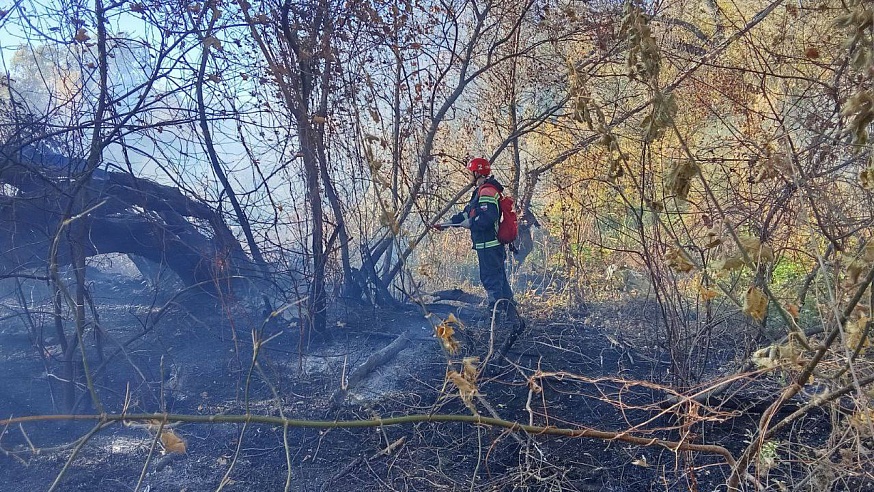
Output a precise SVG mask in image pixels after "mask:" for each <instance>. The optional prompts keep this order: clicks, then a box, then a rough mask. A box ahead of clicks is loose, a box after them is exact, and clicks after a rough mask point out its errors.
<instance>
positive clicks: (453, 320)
mask: <svg viewBox="0 0 874 492" xmlns="http://www.w3.org/2000/svg"><path fill="white" fill-rule="evenodd" d="M444 323H447V324H454V325H456V326H458V327H459V328H464V323H462V322H461V320H460V319H458V318H456V317H455V315H454V314H452V313H449V316H447V317H446V321H444Z"/></svg>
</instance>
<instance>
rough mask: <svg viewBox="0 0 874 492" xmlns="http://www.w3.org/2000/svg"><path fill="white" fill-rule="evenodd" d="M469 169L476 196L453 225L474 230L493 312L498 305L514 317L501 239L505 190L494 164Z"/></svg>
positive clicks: (473, 163) (475, 162) (477, 161)
mask: <svg viewBox="0 0 874 492" xmlns="http://www.w3.org/2000/svg"><path fill="white" fill-rule="evenodd" d="M467 169H468V170H469V171H470V172H471V173H472V179H473V184H474V189H473V194H472V195H471V197H470V202H468V204H467V205H466V206H465V207H464V210H462V211H461V212H459V213H457V214H455V215H453V216H452V219H451V223H453V224H458V225H460V226H461V227H464V228H466V229H470V238H471V241H472V242H473V249H474V250H476V255H477V260H478V263H479V278H480V281H481V282H482V284H483V287H485V289H486V292H487V293H488V296H489V312H491V311H492V309H493V308H494V306H495V304H496V303H497V305H498V309H499V311H501V312H506V313H507V314H508V315H511V316H512V315H515V314H516V308H515V301H514V300H513V291H512V290H511V289H510V283H509V282H508V281H507V271H506V269H505V267H504V263H505V261H506V259H507V248H506V246H505V245H504V244H501V242H500V241H498V236H497V232H498V224H499V222H500V218H501V211H500V208H499V207H498V196H499V194H500V193H501V192H503V191H504V187H503V186H502V185H501V183H499V182H498V180H496V179H495V178H494V176H492V175H491V173H492V169H491V164H490V163H489V161H488V160H487V159H484V158H482V157H477V158H474V159H471V160H470V162H469V163H468V164H467ZM433 227H434V228H435V229H437V230H438V231H442V230H443V229H444V226H442V225H440V224H434V226H433ZM504 300H505V301H504ZM498 301H501V302H498Z"/></svg>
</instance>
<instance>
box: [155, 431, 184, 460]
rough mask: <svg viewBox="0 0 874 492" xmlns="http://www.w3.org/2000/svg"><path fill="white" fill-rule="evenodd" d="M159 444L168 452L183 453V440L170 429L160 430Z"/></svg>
mask: <svg viewBox="0 0 874 492" xmlns="http://www.w3.org/2000/svg"><path fill="white" fill-rule="evenodd" d="M161 444H163V445H164V450H165V451H166V452H168V453H179V454H185V450H186V445H185V441H184V440H183V439H182V438H181V437H179V436H177V435H176V433H175V432H173V431H172V430H170V429H164V430H163V431H161Z"/></svg>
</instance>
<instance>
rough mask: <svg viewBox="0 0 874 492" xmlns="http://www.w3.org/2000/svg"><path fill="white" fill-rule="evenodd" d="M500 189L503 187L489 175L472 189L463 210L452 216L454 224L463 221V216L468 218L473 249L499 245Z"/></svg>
mask: <svg viewBox="0 0 874 492" xmlns="http://www.w3.org/2000/svg"><path fill="white" fill-rule="evenodd" d="M502 191H504V187H503V186H502V185H501V184H500V183H499V182H498V181H497V180H496V179H495V178H493V177H491V176H490V177H489V178H488V179H486V182H485V183H483V185H482V186H479V187H478V188H476V189H475V190H473V193H472V194H471V197H470V201H469V202H468V204H467V205H466V206H465V207H464V211H462V212H459V213H457V214H455V215H454V216H452V222H453V223H456V224H457V223H459V222H461V221H463V220H464V219H465V217H468V218H470V239H471V242H472V243H473V249H486V248H494V247H496V246H501V243H500V241H498V224H499V220H500V218H501V209H500V208H499V207H498V198H499V196H500V193H501V192H502Z"/></svg>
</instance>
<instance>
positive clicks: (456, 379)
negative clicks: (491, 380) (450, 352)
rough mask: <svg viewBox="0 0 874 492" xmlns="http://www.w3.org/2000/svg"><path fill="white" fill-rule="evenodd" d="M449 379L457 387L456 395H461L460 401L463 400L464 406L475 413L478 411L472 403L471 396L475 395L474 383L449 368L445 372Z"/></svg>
mask: <svg viewBox="0 0 874 492" xmlns="http://www.w3.org/2000/svg"><path fill="white" fill-rule="evenodd" d="M447 376H448V377H449V380H450V381H452V384H454V385H455V387H456V388H458V396H460V397H461V401H463V402H464V404H465V406H467V408H469V409H470V411H471V412H473V413H474V415H476V414H477V413H478V412H477V411H476V406H475V405H474V404H473V397H474V396H476V394H477V392H476V383H474V382H471V381H468V380H467V379H465V378H464V376H462V375H461V374H459V373H458V371H454V370H450V371H449V372H448V373H447Z"/></svg>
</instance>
